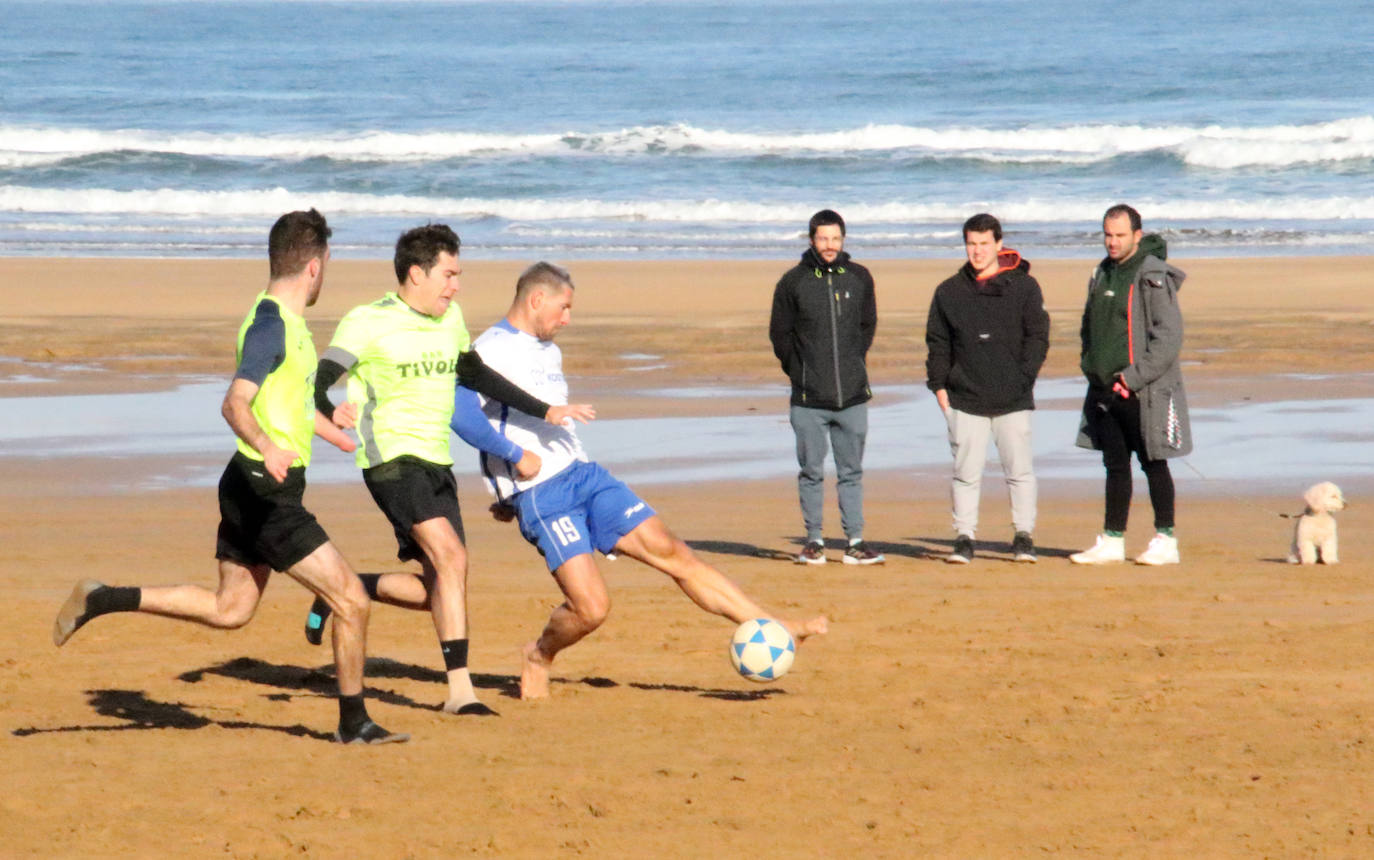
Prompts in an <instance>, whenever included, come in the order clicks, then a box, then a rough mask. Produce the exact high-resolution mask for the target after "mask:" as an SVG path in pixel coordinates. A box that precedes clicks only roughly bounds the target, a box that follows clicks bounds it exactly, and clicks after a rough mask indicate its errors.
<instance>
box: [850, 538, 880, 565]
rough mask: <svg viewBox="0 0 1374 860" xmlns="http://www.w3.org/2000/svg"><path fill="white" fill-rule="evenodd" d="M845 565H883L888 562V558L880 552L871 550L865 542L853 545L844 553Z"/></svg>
mask: <svg viewBox="0 0 1374 860" xmlns="http://www.w3.org/2000/svg"><path fill="white" fill-rule="evenodd" d="M843 561H844V563H845V564H882V563H883V562H885V561H887V558H886V556H884V555H883V554H882V553H880V552H874V551H873V550H871V549H869V548H868V546H867V545H865V544H864V542H863V541H859V542H858V543H852V544H850V545H849V549H847V550H845V551H844V559H843Z"/></svg>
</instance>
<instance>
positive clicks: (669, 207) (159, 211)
mask: <svg viewBox="0 0 1374 860" xmlns="http://www.w3.org/2000/svg"><path fill="white" fill-rule="evenodd" d="M1136 202H1137V203H1138V204H1139V205H1140V206H1141V207H1142V208H1144V209H1147V210H1148V211H1149V213H1150V218H1151V221H1152V222H1153V223H1156V224H1158V223H1159V222H1160V221H1165V222H1169V221H1175V222H1176V221H1189V220H1212V221H1226V222H1234V221H1247V220H1248V221H1262V220H1279V221H1303V220H1319V221H1338V220H1347V219H1348V220H1361V219H1366V218H1368V217H1369V213H1370V212H1374V195H1365V196H1342V197H1286V196H1272V197H1265V196H1255V197H1235V198H1225V199H1216V200H1209V199H1188V198H1173V197H1164V198H1161V199H1159V200H1157V201H1155V200H1149V199H1142V200H1138V201H1136ZM837 205H840V206H841V208H842V209H843V210H844V212H845V216H846V218H848V219H850V220H851V221H853V222H855V223H861V224H876V225H884V224H926V223H937V224H949V223H959V222H962V221H963V219H964V218H966V217H967V216H968V213H969V212H976V211H980V210H982V211H994V212H997V213H998V215H999V217H1001V218H1002V219H1003V220H1004V221H1007V222H1012V223H1041V224H1056V223H1066V222H1082V223H1089V224H1091V223H1094V222H1096V220H1097V219H1098V218H1100V217H1101V215H1102V201H1101V199H1100V198H1099V197H1091V198H1082V199H1075V198H1062V199H1055V198H1050V199H1029V200H1026V199H1019V198H1007V199H961V200H948V201H934V202H909V201H900V200H895V201H889V202H883V203H860V202H851V203H845V202H843V201H838V202H837ZM311 206H314V207H316V208H318V209H320V210H321V211H324V212H326V213H327V214H330V215H360V216H392V215H407V216H409V215H417V216H424V217H436V218H437V217H442V218H451V219H459V220H476V219H483V218H499V219H504V220H508V221H518V222H524V223H525V224H527V225H528V224H531V223H541V222H543V223H546V222H550V221H576V220H594V221H624V222H660V223H667V224H679V223H707V224H711V223H743V224H755V225H764V224H787V225H795V224H798V223H805V222H806V219H807V218H809V217H810V216H811V213H812V212H813V211H814V209H815V207H814V205H813V204H812V203H810V202H807V201H799V202H777V203H768V202H758V201H749V200H711V199H707V200H662V199H653V200H599V199H549V200H546V199H519V198H470V197H424V196H414V195H399V194H395V195H370V194H357V193H349V192H305V191H291V190H288V189H285V188H272V189H266V190H258V191H188V190H182V189H174V188H164V189H157V190H149V191H115V190H110V189H98V188H96V189H48V188H29V187H24V186H16V185H5V186H0V213H35V214H50V213H71V214H74V215H86V216H99V215H139V216H174V217H197V216H201V217H216V218H223V217H251V218H260V217H275V216H276V215H277V214H280V213H281V212H284V211H287V210H290V209H298V208H308V207H311Z"/></svg>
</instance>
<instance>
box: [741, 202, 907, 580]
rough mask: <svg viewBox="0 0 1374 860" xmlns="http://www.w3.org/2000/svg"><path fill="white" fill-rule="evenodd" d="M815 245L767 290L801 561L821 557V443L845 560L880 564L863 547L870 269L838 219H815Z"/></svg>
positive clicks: (873, 324)
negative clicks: (785, 400)
mask: <svg viewBox="0 0 1374 860" xmlns="http://www.w3.org/2000/svg"><path fill="white" fill-rule="evenodd" d="M810 230H811V247H810V248H807V249H806V252H805V253H803V254H802V258H801V262H800V263H798V264H797V265H796V266H794V267H792V268H791V269H790V270H788V272H787V274H785V275H783V276H782V280H780V281H778V285H777V287H776V288H775V289H774V291H773V313H772V317H771V319H770V321H769V324H768V336H769V339H770V340H772V342H773V353H774V354H775V355H776V356H777V357H778V361H779V362H781V363H782V369H783V372H784V373H786V374H787V378H788V379H789V380H791V382H792V400H791V410H790V418H791V421H792V430H793V432H795V433H796V436H797V464H798V465H799V466H800V467H801V468H800V471H799V472H798V473H797V491H798V494H799V495H800V497H801V508H802V522H803V525H804V526H805V528H806V545H805V546H804V547H803V548H802V551H801V553H800V554H798V555H797V557H796V561H797V563H798V564H824V563H825V544H824V540H823V537H822V532H821V514H822V507H823V504H822V503H823V500H824V490H825V488H824V484H823V481H824V478H825V458H826V453H827V451H826V449H827V447H829V448H833V449H834V451H835V472H836V489H837V491H838V492H837V494H838V496H839V502H840V525H841V526H842V527H843V529H844V534H845V537H846V538H847V539H848V547H847V548H846V549H845V553H844V556H843V557H842V560H843V562H844V563H845V564H882V563H883V561H885V559H884V558H883V556H882V554H881V553H878V552H875V551H874V550H872V549H869V548H868V547H867V546H865V545H864V540H863V534H864V510H863V504H864V497H863V456H864V440H865V438H866V437H867V436H868V401H869V399H870V398H871V397H872V396H873V393H872V392H871V391H870V390H869V387H868V368H867V363H866V362H867V356H868V349H869V347H871V346H872V345H873V333H874V331H875V330H876V329H877V325H878V308H877V302H876V300H875V299H874V296H873V276H872V275H870V274H869V273H868V269H866V268H864V267H863V266H861V265H859V264H858V263H855V262H854V261H853V260H851V259H850V258H849V254H847V253H845V251H844V219H843V218H841V217H840V216H839V213H837V212H834V211H833V210H830V209H822V210H821V211H820V212H817V213H816V214H815V215H813V216H811V223H810Z"/></svg>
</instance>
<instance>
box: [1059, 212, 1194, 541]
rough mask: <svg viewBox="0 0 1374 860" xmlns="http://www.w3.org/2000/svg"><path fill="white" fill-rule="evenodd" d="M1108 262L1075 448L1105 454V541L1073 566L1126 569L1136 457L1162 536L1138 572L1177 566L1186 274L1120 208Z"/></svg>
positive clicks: (1105, 221) (1107, 240) (1096, 283)
mask: <svg viewBox="0 0 1374 860" xmlns="http://www.w3.org/2000/svg"><path fill="white" fill-rule="evenodd" d="M1102 237H1103V243H1104V244H1105V245H1106V248H1107V256H1106V258H1104V259H1103V260H1102V262H1101V263H1100V264H1099V265H1098V267H1097V270H1096V271H1094V272H1093V276H1092V280H1090V281H1089V282H1088V301H1087V305H1086V307H1084V309H1083V325H1082V329H1081V335H1082V341H1083V352H1082V359H1081V362H1080V365H1081V367H1082V369H1083V375H1084V376H1086V377H1087V378H1088V395H1087V397H1086V398H1085V399H1084V402H1083V418H1082V422H1081V424H1080V426H1079V432H1078V440H1077V444H1078V446H1079V447H1081V448H1095V449H1097V450H1100V451H1101V452H1102V464H1103V465H1104V466H1105V467H1106V469H1107V482H1106V514H1105V516H1104V521H1103V529H1102V534H1100V535H1098V537H1097V542H1096V543H1094V544H1093V546H1092V547H1091V548H1090V549H1087V550H1084V551H1083V552H1080V553H1076V554H1074V555H1072V556H1070V557H1069V558H1070V560H1071V561H1073V562H1074V563H1075V564H1106V563H1110V562H1117V561H1125V559H1126V548H1125V534H1126V518H1127V515H1128V513H1129V512H1130V506H1131V490H1132V486H1131V455H1132V454H1135V455H1136V457H1137V459H1139V461H1140V468H1141V470H1142V471H1144V473H1145V479H1146V481H1147V482H1148V484H1149V488H1150V504H1151V505H1152V506H1153V507H1154V514H1155V523H1154V525H1155V535H1154V537H1153V538H1152V539H1151V540H1150V544H1149V546H1148V547H1146V549H1145V551H1144V552H1142V553H1141V554H1140V555H1138V556H1136V558H1135V561H1136V563H1137V564H1152V565H1153V564H1178V560H1179V556H1178V539H1177V538H1176V537H1175V536H1174V479H1173V476H1172V475H1171V474H1170V473H1169V459H1170V458H1171V457H1182V456H1184V455H1185V454H1187V453H1188V452H1189V451H1191V450H1192V447H1193V439H1192V434H1191V432H1190V429H1189V424H1188V403H1187V400H1186V398H1185V397H1184V393H1183V374H1182V372H1181V371H1180V369H1179V361H1178V356H1179V350H1180V348H1181V347H1182V345H1183V314H1182V312H1181V311H1180V310H1179V305H1178V291H1179V288H1180V286H1181V285H1182V284H1183V279H1184V277H1185V276H1184V274H1183V272H1181V271H1180V270H1178V269H1176V268H1174V267H1173V266H1170V265H1169V264H1168V263H1166V262H1164V260H1165V255H1166V253H1167V252H1166V248H1165V244H1164V240H1163V239H1162V238H1160V237H1159V236H1158V235H1155V234H1151V235H1149V236H1145V235H1143V231H1142V229H1141V222H1140V213H1139V212H1137V211H1136V210H1134V209H1132V208H1131V207H1130V206H1126V205H1124V204H1118V205H1116V206H1113V207H1112V208H1110V209H1108V210H1107V212H1106V214H1105V215H1104V216H1103V218H1102Z"/></svg>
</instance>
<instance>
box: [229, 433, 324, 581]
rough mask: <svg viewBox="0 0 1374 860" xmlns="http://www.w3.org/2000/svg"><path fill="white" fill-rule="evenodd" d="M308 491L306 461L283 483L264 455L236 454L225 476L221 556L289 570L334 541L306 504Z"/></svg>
mask: <svg viewBox="0 0 1374 860" xmlns="http://www.w3.org/2000/svg"><path fill="white" fill-rule="evenodd" d="M304 494H305V467H304V466H296V467H294V468H291V469H288V470H287V472H286V480H285V481H283V482H282V483H280V484H279V483H277V481H276V479H275V478H273V477H272V476H271V475H269V474H267V468H266V467H265V466H264V465H263V463H262V461H261V460H254V459H252V458H250V457H245V456H244V455H243V452H238V453H236V454H234V458H233V459H232V460H230V461H229V465H228V466H225V467H224V474H223V475H222V476H220V479H219V516H220V520H219V534H218V535H217V536H216V540H215V558H219V559H225V560H228V561H236V562H238V563H239V564H244V565H248V566H250V567H252V566H256V565H259V564H266V565H270V566H271V567H272V569H273V570H287V569H289V568H291V567H292V566H293V565H295V564H296V563H297V562H299V561H300V560H301V559H303V558H305V557H306V556H307V555H310V554H311V553H312V552H314V551H315V550H317V549H319V548H320V547H321V546H323V545H324V544H326V543H328V542H329V535H327V534H325V533H324V529H323V528H322V527H321V526H320V524H319V522H317V521H316V520H315V515H314V514H312V513H310V512H309V511H307V510H306V509H305V506H304V505H302V504H301V497H302V496H303V495H304Z"/></svg>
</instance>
